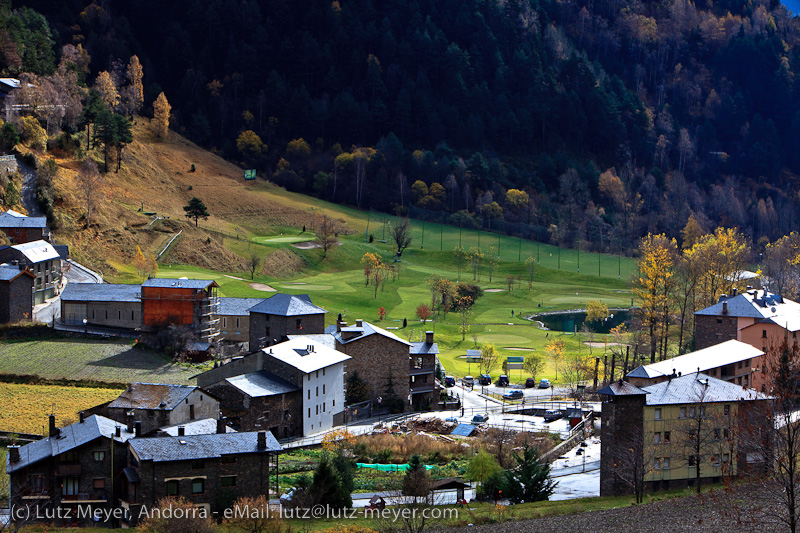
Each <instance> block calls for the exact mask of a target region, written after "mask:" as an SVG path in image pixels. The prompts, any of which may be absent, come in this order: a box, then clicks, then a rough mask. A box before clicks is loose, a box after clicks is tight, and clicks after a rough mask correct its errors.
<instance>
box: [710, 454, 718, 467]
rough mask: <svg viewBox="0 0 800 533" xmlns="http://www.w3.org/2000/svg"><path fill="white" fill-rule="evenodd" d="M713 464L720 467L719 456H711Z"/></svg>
mask: <svg viewBox="0 0 800 533" xmlns="http://www.w3.org/2000/svg"><path fill="white" fill-rule="evenodd" d="M711 464H712V465H714V466H719V456H718V455H712V456H711Z"/></svg>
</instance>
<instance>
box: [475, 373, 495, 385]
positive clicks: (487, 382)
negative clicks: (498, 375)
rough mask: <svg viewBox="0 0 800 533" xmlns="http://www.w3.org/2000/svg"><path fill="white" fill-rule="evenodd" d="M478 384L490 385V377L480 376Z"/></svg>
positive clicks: (487, 375) (486, 375)
mask: <svg viewBox="0 0 800 533" xmlns="http://www.w3.org/2000/svg"><path fill="white" fill-rule="evenodd" d="M478 383H480V384H481V385H491V384H492V376H490V375H489V374H481V377H480V378H479V379H478Z"/></svg>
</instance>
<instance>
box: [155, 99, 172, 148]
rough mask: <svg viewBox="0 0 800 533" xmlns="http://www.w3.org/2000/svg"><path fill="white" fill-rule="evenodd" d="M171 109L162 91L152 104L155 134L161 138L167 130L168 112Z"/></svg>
mask: <svg viewBox="0 0 800 533" xmlns="http://www.w3.org/2000/svg"><path fill="white" fill-rule="evenodd" d="M171 110H172V106H171V105H169V102H168V101H167V97H166V96H165V95H164V93H163V92H162V93H161V94H159V95H158V98H156V101H155V103H154V104H153V122H155V124H156V135H158V136H159V137H160V138H162V139H165V138H166V137H167V133H168V132H169V112H170V111H171Z"/></svg>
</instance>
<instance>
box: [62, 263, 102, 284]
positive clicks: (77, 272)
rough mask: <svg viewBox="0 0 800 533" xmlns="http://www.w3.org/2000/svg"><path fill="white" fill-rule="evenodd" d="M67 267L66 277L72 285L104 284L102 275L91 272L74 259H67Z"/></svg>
mask: <svg viewBox="0 0 800 533" xmlns="http://www.w3.org/2000/svg"><path fill="white" fill-rule="evenodd" d="M67 265H68V266H67V267H65V270H64V277H66V278H67V281H69V282H70V283H103V276H102V275H100V274H98V273H97V272H94V271H92V270H89V269H88V268H86V267H85V266H83V265H81V264H79V263H76V262H75V261H73V260H72V259H67Z"/></svg>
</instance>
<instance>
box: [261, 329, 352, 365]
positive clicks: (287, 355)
mask: <svg viewBox="0 0 800 533" xmlns="http://www.w3.org/2000/svg"><path fill="white" fill-rule="evenodd" d="M309 346H311V348H312V350H313V351H309V350H308V347H309ZM263 352H264V354H266V355H267V356H268V357H272V358H274V359H277V360H278V361H282V362H284V363H286V364H287V365H290V366H293V367H294V368H296V369H298V370H299V371H301V372H303V373H304V374H310V373H311V372H314V371H316V370H319V369H321V368H326V367H329V366H331V365H335V364H337V363H342V362H344V361H347V360H349V359H350V356H349V355H346V354H343V353H342V352H340V351H338V350H333V349H331V348H330V347H328V346H326V345H324V344H321V343H319V342H314V341H313V340H311V339H310V338H308V337H304V336H302V335H298V336H297V337H296V338H294V339H291V340H288V341H285V342H281V343H280V344H276V345H274V346H271V347H269V348H264V349H263Z"/></svg>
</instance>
